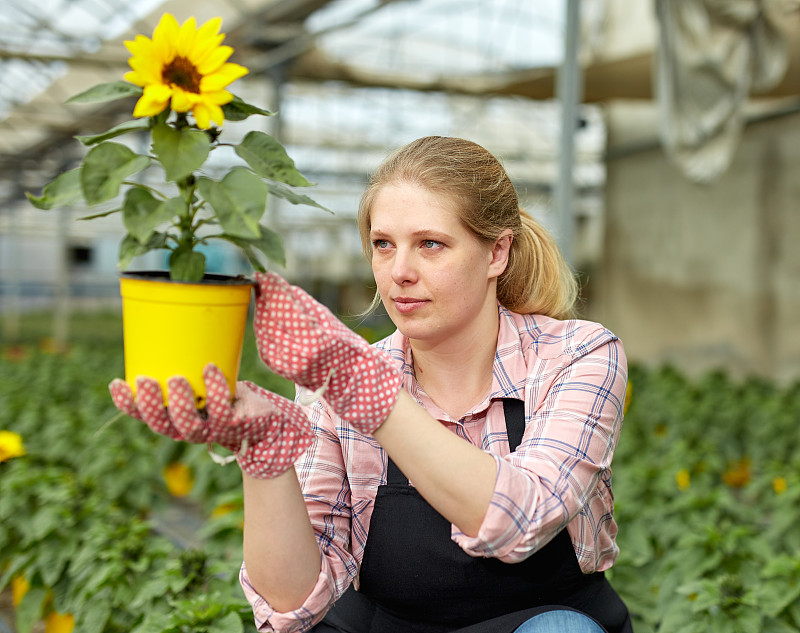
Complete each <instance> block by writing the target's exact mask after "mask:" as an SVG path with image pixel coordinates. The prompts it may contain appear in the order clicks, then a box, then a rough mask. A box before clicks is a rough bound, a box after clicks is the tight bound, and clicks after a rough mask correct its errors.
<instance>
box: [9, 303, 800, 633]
mask: <svg viewBox="0 0 800 633" xmlns="http://www.w3.org/2000/svg"><path fill="white" fill-rule="evenodd" d="M50 318H51V317H50V316H49V315H40V316H36V315H33V316H29V317H26V319H25V322H24V324H23V325H24V329H23V341H22V343H21V344H19V345H15V346H9V345H4V346H0V352H1V353H0V385H2V387H1V388H0V429H6V430H11V431H15V432H17V433H20V434H21V435H22V437H23V441H24V443H25V448H26V451H27V455H25V456H24V457H20V458H15V459H11V460H9V461H7V462H4V463H1V464H0V589H1V588H3V587H6V586H7V585H8V584H9V583H10V581H11V579H12V578H13V577H14V576H15V575H17V574H22V575H24V576H25V577H26V579H27V580H28V581H29V582H30V585H31V589H30V590H29V591H28V593H27V594H26V596H25V598H24V599H23V601H22V603H21V604H20V606H19V608H18V609H17V612H16V619H17V627H18V630H19V632H20V633H27V632H28V631H30V630H31V628H32V627H33V625H34V623H35V622H36V621H37V620H38V619H40V618H41V617H42V615H43V613H44V612H45V610H46V609H48V608H55V609H56V610H58V611H59V612H70V613H74V614H75V616H76V626H75V630H76V631H80V632H81V633H84V632H88V633H117V632H120V633H121V632H123V631H125V632H133V633H184V632H192V633H202V632H204V631H209V632H212V631H214V632H216V631H219V632H220V633H222V632H225V633H229V632H234V633H235V632H236V631H254V630H255V629H254V626H253V623H252V614H251V611H250V608H249V605H248V604H247V603H246V601H245V600H244V598H243V595H242V593H241V589H240V588H239V585H238V580H237V574H238V570H239V565H240V563H241V557H242V554H241V529H240V522H241V520H242V514H241V490H240V482H241V475H240V473H239V470H238V468H236V466H235V465H231V466H228V467H220V466H218V465H216V464H214V463H213V462H212V461H211V460H210V458H209V457H208V455H207V454H206V452H205V448H204V447H198V446H186V445H183V444H180V443H176V442H172V441H170V440H167V439H166V438H162V437H160V436H158V435H156V434H154V433H152V432H150V431H149V430H148V429H147V428H146V427H145V426H144V425H142V424H141V423H138V422H136V421H134V420H132V419H130V418H127V417H124V416H118V415H117V412H116V409H114V407H113V405H112V404H111V402H110V398H109V396H108V392H107V387H106V385H107V384H108V382H109V381H110V380H111V379H112V378H114V377H117V376H121V375H122V373H123V363H122V345H121V326H120V324H119V318H118V316H117V315H116V314H107V315H102V314H86V315H78V316H77V317H75V318H74V319H73V321H72V324H71V332H72V335H73V340H74V341H75V342H74V343H73V345H72V346H71V347H70V349H69V350H68V351H67V352H66V353H63V354H52V353H49V352H47V351H46V349H47V347H48V346H47V345H46V344H45V345H42V342H41V339H42V336H43V334H44V333H46V332H47V331H48V329H49V326H50ZM382 335H383V333H378V332H370V333H369V334H368V338H370V339H375V338H378V337H380V336H382ZM42 348H44V349H42ZM241 377H242V378H247V379H250V380H253V381H255V382H257V383H259V384H262V385H264V386H266V387H268V388H271V389H273V390H275V391H278V392H279V393H283V394H284V395H287V396H291V394H292V392H293V388H292V386H291V384H289V383H288V382H286V381H284V380H282V379H280V378H277V377H275V376H274V375H272V374H270V373H269V372H268V371H267V370H266V368H265V367H264V366H263V365H262V364H261V362H260V361H259V360H258V358H257V355H256V353H255V345H254V343H253V339H252V333H251V332H249V333H248V340H247V341H246V342H245V352H244V356H243V361H242V370H241ZM631 384H632V386H633V398H632V403H631V406H630V409H629V411H628V414H627V416H626V419H625V424H624V426H623V431H622V439H621V442H620V446H619V448H618V451H617V454H616V456H615V459H614V491H615V497H616V519H617V522H618V524H619V529H620V531H619V535H618V543H619V545H620V550H621V553H620V557H619V560H618V561H617V564H616V565H615V566H614V568H613V569H612V570H610V571H609V572H608V576H609V577H610V579H611V581H612V583H613V584H614V586H615V587H616V588H617V590H618V591H619V592H620V594H621V595H622V596H623V598H624V599H625V600H626V602H627V603H628V605H629V607H630V609H631V611H632V613H633V615H634V628H635V630H636V632H637V633H648V632H650V631H659V632H663V633H673V632H674V633H678V632H681V633H692V632H697V633H700V632H703V633H705V632H714V631H719V632H723V631H724V632H725V633H736V632H739V631H741V632H742V633H749V632H753V633H755V632H757V631H764V632H767V633H770V632H775V633H783V632H789V631H800V530H798V529H797V525H796V522H797V516H798V513H797V509H798V507H800V434H799V433H798V429H797V426H798V425H797V421H798V413H800V384H795V385H791V386H784V387H779V386H777V385H774V384H771V383H768V382H765V381H761V380H748V381H744V382H735V381H732V380H730V379H729V378H728V377H726V376H725V375H723V374H719V373H714V374H709V375H708V376H705V377H704V378H702V379H699V380H689V379H687V378H686V377H685V376H683V375H681V374H680V373H678V372H677V371H675V370H672V369H670V368H664V369H661V370H646V369H644V368H640V367H633V368H632V369H631ZM176 460H178V461H181V462H183V463H185V464H187V465H188V466H189V467H190V468H191V469H192V472H193V475H194V479H195V484H194V488H193V490H192V492H191V494H190V495H189V497H188V498H186V499H180V500H177V499H175V498H173V497H170V495H169V493H168V491H167V489H166V485H165V483H164V480H163V478H162V476H161V470H162V468H163V467H164V466H165V465H166V464H168V463H170V462H173V461H176ZM679 474H680V476H679ZM679 483H680V484H681V485H679ZM687 484H688V485H687ZM220 507H221V508H225V509H227V510H228V511H227V512H226V513H224V514H220V513H219V512H215V508H220ZM176 514H177V516H178V517H184V518H185V519H187V521H186V523H187V524H188V528H187V530H184V532H183V536H181V530H177V531H176V530H175V529H170V525H169V523H170V522H169V521H167V520H165V517H170V516H175V515H176ZM189 519H190V520H189ZM173 527H174V526H173ZM186 534H189V536H188V537H186Z"/></svg>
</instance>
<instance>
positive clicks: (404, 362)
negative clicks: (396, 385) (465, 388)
mask: <svg viewBox="0 0 800 633" xmlns="http://www.w3.org/2000/svg"><path fill="white" fill-rule="evenodd" d="M497 307H498V314H499V317H500V329H499V331H498V333H497V349H496V352H495V355H494V363H493V368H492V387H491V393H490V395H489V398H488V399H487V400H485V401H484V402H482V403H481V404H480V405H478V407H476V409H475V410H474V411H473V412H472V413H477V412H479V411H480V410H482V409H484V408H486V407H488V406H489V403H490V401H491V400H495V399H498V398H516V399H518V400H524V399H525V382H526V379H527V377H528V366H527V364H526V362H525V354H524V352H523V349H522V339H521V337H520V331H519V328H518V327H517V323H516V321H515V320H514V313H513V312H511V311H510V310H508V309H506V308H504V307H503V306H502V305H500V304H499V303H498V304H497ZM388 342H389V345H388V350H389V351H390V353H391V354H392V357H393V358H395V359H396V360H400V361H401V370H402V372H403V386H404V387H405V388H406V389H407V390H408V391H409V392H410V393H411V395H412V396H413V397H414V398H415V399H416V400H417V401H418V402H425V403H426V404H427V403H429V402H432V401H431V400H430V398H428V397H427V394H425V392H424V391H423V390H422V388H421V387H420V385H419V383H418V382H417V380H416V378H415V377H414V366H413V358H412V355H411V345H410V344H409V341H408V337H406V336H404V335H403V334H401V333H400V331H399V330H395V331H394V333H393V334H392V335H391V336H390V338H389V341H388Z"/></svg>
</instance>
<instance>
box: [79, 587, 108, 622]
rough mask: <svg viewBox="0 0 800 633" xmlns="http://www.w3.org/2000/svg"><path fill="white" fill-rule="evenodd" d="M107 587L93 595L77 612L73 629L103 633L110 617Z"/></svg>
mask: <svg viewBox="0 0 800 633" xmlns="http://www.w3.org/2000/svg"><path fill="white" fill-rule="evenodd" d="M110 594H111V592H110V591H109V590H108V588H106V589H103V591H101V592H99V593H98V594H97V595H95V596H93V597H92V599H91V600H89V601H88V602H87V603H86V605H85V606H84V607H83V608H82V609H81V610H80V611H79V612H78V617H77V619H76V620H77V621H76V622H75V630H76V631H80V632H81V633H103V631H104V630H105V626H106V622H108V618H110V617H111V601H112V596H111V595H110Z"/></svg>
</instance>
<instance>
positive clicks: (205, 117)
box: [192, 103, 211, 130]
mask: <svg viewBox="0 0 800 633" xmlns="http://www.w3.org/2000/svg"><path fill="white" fill-rule="evenodd" d="M192 114H193V115H194V120H195V123H197V127H199V128H200V129H201V130H207V129H208V128H209V127H211V110H210V108H209V107H208V106H207V105H206V104H205V103H198V104H197V105H196V106H195V107H194V109H193V110H192Z"/></svg>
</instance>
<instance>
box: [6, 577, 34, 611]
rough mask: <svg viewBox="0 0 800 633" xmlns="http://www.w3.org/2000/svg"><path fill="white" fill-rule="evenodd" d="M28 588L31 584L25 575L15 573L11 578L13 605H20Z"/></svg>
mask: <svg viewBox="0 0 800 633" xmlns="http://www.w3.org/2000/svg"><path fill="white" fill-rule="evenodd" d="M30 588H31V585H30V583H29V582H28V581H27V579H26V578H25V576H22V575H17V576H14V577H13V578H12V579H11V601H12V602H13V603H14V606H15V607H18V606H19V605H20V603H21V602H22V599H23V598H24V597H25V594H26V593H28V590H29V589H30Z"/></svg>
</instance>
